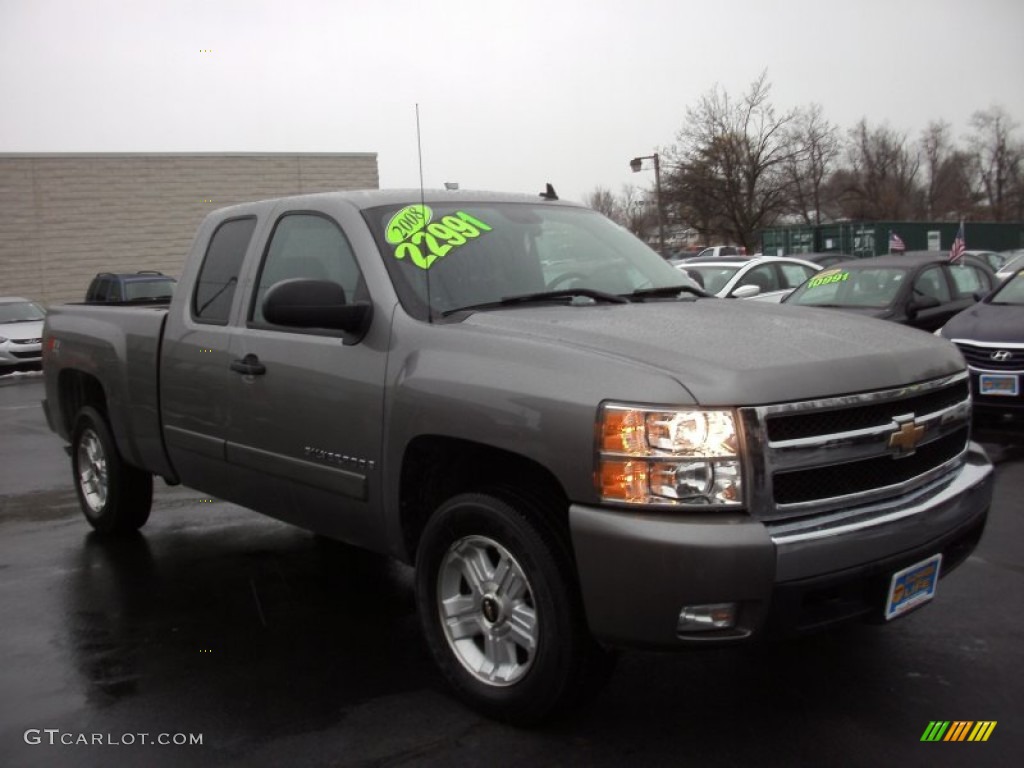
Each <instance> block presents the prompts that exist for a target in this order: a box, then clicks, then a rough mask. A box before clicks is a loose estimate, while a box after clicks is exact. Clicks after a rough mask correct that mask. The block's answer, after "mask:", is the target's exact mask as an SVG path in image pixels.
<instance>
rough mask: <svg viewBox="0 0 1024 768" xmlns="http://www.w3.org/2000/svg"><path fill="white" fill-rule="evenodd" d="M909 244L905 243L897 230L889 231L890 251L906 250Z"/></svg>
mask: <svg viewBox="0 0 1024 768" xmlns="http://www.w3.org/2000/svg"><path fill="white" fill-rule="evenodd" d="M905 250H907V246H905V245H904V244H903V238H902V237H900V236H899V235H897V234H896V233H895V232H893V231H891V230H890V232H889V251H890V252H891V251H905Z"/></svg>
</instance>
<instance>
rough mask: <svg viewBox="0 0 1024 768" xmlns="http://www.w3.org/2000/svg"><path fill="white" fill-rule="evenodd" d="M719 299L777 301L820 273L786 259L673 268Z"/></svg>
mask: <svg viewBox="0 0 1024 768" xmlns="http://www.w3.org/2000/svg"><path fill="white" fill-rule="evenodd" d="M676 268H677V269H681V270H682V271H684V272H685V273H686V274H688V275H689V276H690V277H692V278H693V279H694V280H696V281H697V283H698V285H701V286H702V287H703V288H704V290H705V291H707V292H708V293H711V294H714V295H715V296H718V297H720V298H723V299H724V298H732V299H749V298H752V297H754V296H756V297H757V298H759V299H762V300H765V301H772V300H774V301H779V300H781V299H782V297H783V296H785V295H786V293H788V292H789V291H791V290H793V289H794V288H796V287H797V286H798V285H800V284H801V283H803V282H804V281H805V280H807V279H808V278H809V277H811V276H812V275H814V274H815V273H816V272H817V271H818V270H820V269H821V267H819V266H818V265H817V264H814V263H812V262H810V261H804V260H803V259H794V258H791V257H788V256H761V257H760V258H756V259H748V260H744V259H733V260H726V261H721V260H715V261H688V262H686V263H684V264H680V265H677V266H676Z"/></svg>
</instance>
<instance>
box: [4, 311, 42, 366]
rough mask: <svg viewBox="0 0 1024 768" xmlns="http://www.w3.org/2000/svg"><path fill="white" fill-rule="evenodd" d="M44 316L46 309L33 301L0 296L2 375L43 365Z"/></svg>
mask: <svg viewBox="0 0 1024 768" xmlns="http://www.w3.org/2000/svg"><path fill="white" fill-rule="evenodd" d="M45 317H46V311H45V310H44V309H43V308H42V307H40V306H39V305H38V304H36V303H35V302H34V301H29V300H28V299H23V298H20V297H18V296H4V297H0V374H4V373H9V372H10V371H14V370H17V369H19V368H30V367H31V368H38V367H40V366H41V364H42V360H43V352H42V349H43V343H42V342H43V319H44V318H45Z"/></svg>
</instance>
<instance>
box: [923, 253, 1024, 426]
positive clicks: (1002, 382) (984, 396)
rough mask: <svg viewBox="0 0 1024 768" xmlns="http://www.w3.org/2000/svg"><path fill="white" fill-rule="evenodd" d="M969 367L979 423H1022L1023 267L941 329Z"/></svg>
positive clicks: (942, 333) (1023, 416)
mask: <svg viewBox="0 0 1024 768" xmlns="http://www.w3.org/2000/svg"><path fill="white" fill-rule="evenodd" d="M939 335H941V336H942V337H944V338H947V339H949V340H950V341H952V342H953V343H954V344H956V345H957V346H958V347H959V348H960V352H961V353H962V354H963V356H964V359H965V360H966V361H967V366H968V367H969V368H970V371H971V391H972V393H973V395H974V412H975V414H976V415H977V416H978V421H979V422H982V423H985V422H991V421H993V420H996V421H999V422H1007V421H1012V422H1015V423H1016V425H1017V426H1020V425H1024V269H1021V270H1018V271H1017V272H1016V273H1015V274H1014V275H1013V276H1011V277H1010V279H1009V280H1007V281H1006V282H1005V283H1003V284H1002V285H1001V286H1000V287H999V288H998V289H997V290H996V291H995V292H994V293H992V294H991V295H989V296H986V297H985V298H984V299H983V300H982V301H980V302H979V303H977V304H975V305H974V306H973V307H971V308H970V309H967V310H964V311H963V312H961V313H960V314H958V315H957V316H956V317H954V318H953V319H952V320H950V321H949V322H948V323H946V325H945V326H943V328H942V330H941V331H940V332H939Z"/></svg>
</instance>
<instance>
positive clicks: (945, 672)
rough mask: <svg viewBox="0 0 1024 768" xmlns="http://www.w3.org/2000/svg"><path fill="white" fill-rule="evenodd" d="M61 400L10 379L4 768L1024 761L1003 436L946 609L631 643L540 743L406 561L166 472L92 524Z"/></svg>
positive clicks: (1016, 565) (995, 439) (1017, 523)
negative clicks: (432, 604) (509, 714)
mask: <svg viewBox="0 0 1024 768" xmlns="http://www.w3.org/2000/svg"><path fill="white" fill-rule="evenodd" d="M41 397H42V379H41V378H40V376H39V375H38V374H35V375H27V376H21V375H18V376H8V377H3V378H0V598H2V599H0V626H2V627H3V630H2V632H0V658H2V659H3V665H2V666H0V765H3V766H79V765H81V766H100V765H117V766H135V765H139V766H188V765H226V766H246V767H247V768H248V767H250V766H262V765H295V766H435V765H436V766H448V765H487V766H489V767H490V768H495V767H496V766H521V765H573V766H576V765H594V766H621V765H625V764H631V765H635V766H648V765H698V766H776V765H777V766H793V765H815V766H817V765H829V766H844V765H849V766H877V765H886V766H889V765H908V766H918V765H929V766H935V765H939V766H941V765H964V766H968V765H969V766H979V765H983V766H988V765H993V766H995V765H1020V764H1021V760H1022V758H1024V706H1022V702H1024V617H1022V614H1021V606H1022V605H1024V523H1022V517H1024V449H1022V446H1021V443H1020V441H1019V440H1018V439H1013V438H1005V437H1002V436H998V435H985V436H983V437H984V439H985V444H986V447H987V448H988V449H989V450H990V455H992V457H993V459H994V460H995V461H997V473H998V475H997V484H996V498H995V503H994V506H993V509H992V511H991V514H990V517H989V524H988V528H987V530H986V533H985V536H984V538H983V539H982V542H981V544H980V546H979V548H978V549H977V550H976V552H975V554H974V555H973V556H972V557H971V558H970V559H969V560H968V561H967V562H966V563H965V564H964V565H963V566H962V567H961V568H960V569H959V570H958V571H956V572H955V573H954V574H952V575H951V576H950V577H949V578H948V579H946V580H944V581H942V582H941V584H940V587H939V591H938V596H937V598H936V600H935V601H934V603H933V604H932V605H930V606H928V607H926V608H925V609H923V610H920V611H917V612H915V613H913V614H911V615H909V616H907V617H905V618H903V619H900V620H898V621H896V622H894V623H893V624H891V625H889V626H885V627H873V626H854V627H849V628H846V629H844V630H843V631H841V632H832V633H829V634H824V635H817V636H813V637H808V638H803V639H801V640H798V641H794V642H790V643H787V644H780V645H770V646H764V647H756V648H747V649H728V650H708V651H700V652H689V653H685V654H655V653H639V652H635V653H626V654H624V655H623V656H622V658H621V660H620V663H619V666H618V668H617V670H616V672H615V673H614V675H613V677H612V680H611V682H610V684H609V685H608V687H607V688H606V689H605V690H604V691H603V692H602V693H601V694H600V695H599V696H598V697H597V698H596V699H595V700H594V701H592V702H591V703H590V704H589V706H588V707H587V708H586V709H584V710H583V711H581V712H579V713H578V714H576V715H574V716H573V717H571V718H570V719H567V720H562V721H559V722H556V723H552V724H550V725H548V726H546V727H544V728H539V729H535V730H530V731H524V730H518V729H515V728H511V727H508V726H504V725H499V724H496V723H493V722H490V721H488V720H485V719H482V718H481V717H479V716H477V715H476V714H474V713H473V712H470V711H468V710H466V709H465V708H463V707H462V706H461V705H460V704H459V703H457V702H456V701H454V700H453V699H452V698H450V697H449V696H448V694H447V692H446V690H445V688H444V686H443V684H442V682H441V680H440V678H439V676H438V675H437V674H435V672H434V670H433V668H432V666H431V664H430V662H429V660H428V657H427V652H426V649H425V647H424V645H423V642H422V640H421V638H420V634H419V630H418V625H417V621H416V615H415V608H414V603H413V596H412V590H411V579H410V572H409V570H408V569H406V568H404V567H402V566H400V565H397V564H394V563H390V562H388V561H385V560H381V559H378V558H374V557H370V556H362V555H358V554H356V553H352V552H351V551H348V550H346V549H345V548H344V547H341V546H339V545H336V544H333V543H330V542H327V541H325V540H322V539H319V538H316V537H313V536H311V535H309V534H306V533H304V532H302V531H298V530H296V529H293V528H290V527H288V526H286V525H284V524H281V523H278V522H275V521H272V520H268V519H266V518H263V517H261V516H258V515H256V514H254V513H250V512H247V511H246V510H244V509H241V508H240V507H237V506H234V505H231V504H226V503H222V502H219V501H216V500H213V501H206V500H203V497H202V496H201V495H200V494H198V493H196V492H193V491H190V490H186V489H181V488H168V487H166V486H164V485H163V484H162V483H158V484H157V497H156V502H155V505H154V511H153V515H152V517H151V518H150V521H149V523H148V524H147V526H146V527H145V528H144V529H143V530H142V532H141V534H140V535H139V536H137V537H133V538H128V539H124V540H120V541H114V542H110V541H104V540H102V539H99V538H97V537H95V536H93V535H92V534H90V533H89V531H90V529H89V528H88V526H87V524H86V523H85V521H84V519H83V518H82V517H81V515H80V513H79V512H78V508H77V502H76V499H75V494H74V490H73V487H72V484H71V476H70V469H69V461H68V458H67V456H66V455H65V454H64V451H63V450H62V444H61V442H60V440H59V439H58V438H57V437H56V436H55V435H53V434H52V433H50V432H49V431H48V429H47V427H46V424H45V421H44V419H43V415H42V412H41V410H40V408H39V400H40V398H41ZM936 720H942V721H945V720H949V721H982V720H986V721H995V722H996V723H997V725H996V727H995V728H994V730H993V731H992V733H991V736H990V738H989V739H988V741H986V742H983V743H966V742H965V743H947V742H938V743H930V742H922V741H921V737H922V734H923V733H924V731H925V729H926V728H927V727H928V725H929V723H930V722H931V721H936ZM97 736H98V737H99V738H98V739H97ZM196 736H198V737H199V738H200V739H201V743H189V742H194V741H195V738H196ZM83 739H84V741H85V742H86V743H83ZM160 741H167V742H170V743H166V744H164V743H158V742H160ZM182 741H184V742H185V743H180V742H182ZM62 742H63V743H62ZM67 742H70V743H67ZM93 742H96V743H93ZM176 742H179V743H176Z"/></svg>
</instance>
